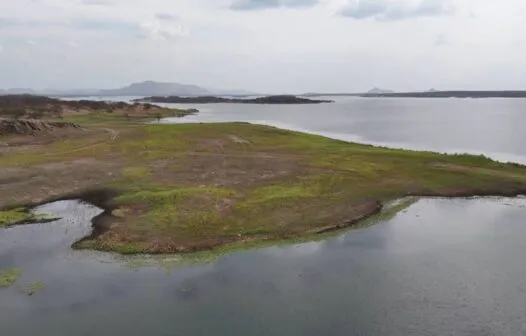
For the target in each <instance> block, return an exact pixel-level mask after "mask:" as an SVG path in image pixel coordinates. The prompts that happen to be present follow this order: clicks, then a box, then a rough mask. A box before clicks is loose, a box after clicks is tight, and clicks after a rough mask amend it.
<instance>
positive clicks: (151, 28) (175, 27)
mask: <svg viewBox="0 0 526 336" xmlns="http://www.w3.org/2000/svg"><path fill="white" fill-rule="evenodd" d="M139 28H140V32H139V37H140V38H147V39H154V40H172V39H175V38H178V37H181V36H186V35H188V31H187V30H186V28H185V27H184V26H183V25H181V24H179V23H177V22H170V23H166V22H162V21H161V20H158V19H155V20H151V21H146V22H143V23H141V24H140V25H139Z"/></svg>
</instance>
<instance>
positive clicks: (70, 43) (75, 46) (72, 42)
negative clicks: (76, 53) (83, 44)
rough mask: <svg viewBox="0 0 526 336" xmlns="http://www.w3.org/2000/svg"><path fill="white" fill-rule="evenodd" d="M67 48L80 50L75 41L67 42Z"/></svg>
mask: <svg viewBox="0 0 526 336" xmlns="http://www.w3.org/2000/svg"><path fill="white" fill-rule="evenodd" d="M68 47H70V48H74V49H77V48H80V44H79V43H78V42H76V41H69V42H68Z"/></svg>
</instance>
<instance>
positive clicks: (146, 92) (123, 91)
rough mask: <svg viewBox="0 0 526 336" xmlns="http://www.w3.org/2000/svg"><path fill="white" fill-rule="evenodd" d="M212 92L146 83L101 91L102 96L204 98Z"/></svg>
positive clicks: (174, 84) (167, 84)
mask: <svg viewBox="0 0 526 336" xmlns="http://www.w3.org/2000/svg"><path fill="white" fill-rule="evenodd" d="M210 94H211V92H210V91H208V90H206V89H204V88H202V87H199V86H197V85H187V84H179V83H161V82H154V81H145V82H140V83H133V84H130V85H128V86H125V87H123V88H120V89H111V90H100V92H99V95H101V96H171V95H178V96H204V95H210Z"/></svg>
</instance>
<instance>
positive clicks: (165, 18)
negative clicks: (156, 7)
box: [155, 13, 179, 21]
mask: <svg viewBox="0 0 526 336" xmlns="http://www.w3.org/2000/svg"><path fill="white" fill-rule="evenodd" d="M155 17H156V18H157V19H158V20H161V21H177V20H179V17H178V16H177V15H173V14H170V13H157V14H155Z"/></svg>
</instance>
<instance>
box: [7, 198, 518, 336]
mask: <svg viewBox="0 0 526 336" xmlns="http://www.w3.org/2000/svg"><path fill="white" fill-rule="evenodd" d="M525 207H526V200H525V199H520V198H519V199H501V198H494V199H482V198H475V199H461V200H445V199H422V200H420V201H419V202H417V203H415V204H414V205H412V206H411V207H410V208H408V209H407V210H405V211H403V212H401V213H399V214H397V215H396V216H395V217H394V218H392V219H391V220H389V221H386V222H382V223H380V224H378V225H376V226H372V227H369V228H364V229H358V230H352V231H349V232H347V233H343V234H340V235H337V236H335V237H333V238H329V239H327V240H325V241H319V242H308V243H305V244H296V245H290V246H282V247H271V248H265V249H256V250H250V251H245V252H240V253H234V254H231V255H228V256H225V257H222V258H219V259H218V260H216V261H214V262H212V263H209V264H206V265H187V266H179V267H174V268H165V267H153V266H150V267H144V268H130V267H127V266H126V265H127V263H126V262H125V260H124V259H122V258H120V257H117V256H112V255H108V254H100V253H93V252H82V251H75V252H74V251H71V250H70V249H69V248H68V247H67V245H69V244H71V243H72V242H73V241H74V240H76V239H78V238H79V235H84V234H86V233H87V232H89V221H88V220H87V219H88V218H89V217H91V216H95V215H97V214H98V213H99V212H100V210H99V209H97V208H93V207H90V206H86V205H80V206H79V204H78V203H76V202H65V203H59V204H53V205H52V206H51V208H45V209H43V210H45V211H46V212H55V213H59V214H60V215H62V216H64V219H62V220H61V221H57V222H54V223H49V224H45V225H33V226H22V227H17V228H12V229H7V230H5V229H3V230H0V255H1V258H0V262H1V263H0V267H13V266H16V267H20V268H22V270H23V277H22V279H21V280H20V281H21V282H22V283H27V282H34V281H41V282H43V283H44V285H45V288H44V289H43V290H42V291H41V292H39V293H38V294H37V295H34V296H31V297H28V296H26V295H23V294H22V293H20V291H18V290H17V288H16V287H12V288H9V289H7V290H0V311H2V314H0V332H1V334H2V335H4V334H5V335H31V334H36V333H38V334H43V335H127V336H128V335H143V334H146V333H148V334H150V335H207V334H211V333H213V334H216V335H232V334H234V335H241V334H250V335H277V334H286V335H354V334H363V335H400V336H401V335H404V336H406V335H426V334H429V335H454V334H456V335H480V334H481V333H482V334H484V333H488V334H492V335H493V334H498V335H520V334H521V333H522V332H523V331H525V330H524V329H523V323H524V322H526V321H525V320H524V316H526V304H525V301H524V300H523V297H524V294H525V293H526V285H525V284H524V282H523V281H522V279H523V278H524V277H525V276H526V269H525V268H524V267H523V265H522V258H520V257H519V256H521V255H522V253H523V251H524V250H525V249H526V242H525V241H524V239H522V237H524V235H525V234H526V226H525V225H524V222H525V219H526V213H525V211H524V209H525ZM71 214H74V215H75V216H76V217H74V218H82V220H80V221H71V218H72V217H70V215H71ZM22 233H24V234H22ZM21 246H25V248H26V249H25V251H24V249H23V248H21Z"/></svg>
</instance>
